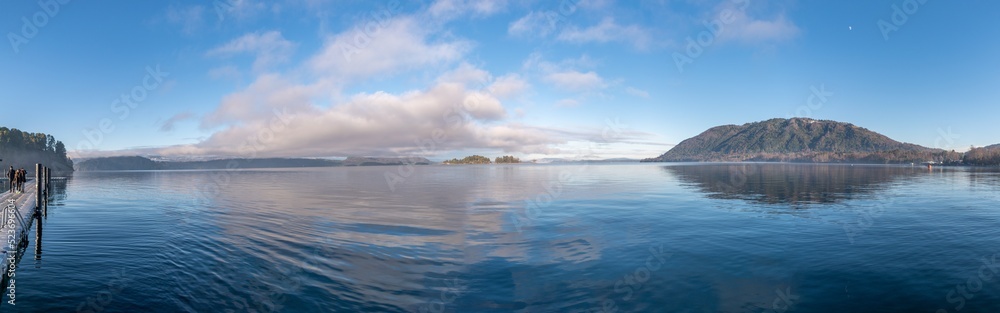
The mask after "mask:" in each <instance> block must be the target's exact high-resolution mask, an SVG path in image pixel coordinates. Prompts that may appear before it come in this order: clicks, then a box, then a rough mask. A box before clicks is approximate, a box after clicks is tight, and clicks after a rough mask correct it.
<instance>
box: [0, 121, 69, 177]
mask: <svg viewBox="0 0 1000 313" xmlns="http://www.w3.org/2000/svg"><path fill="white" fill-rule="evenodd" d="M0 159H3V161H2V162H0V165H2V166H3V168H5V169H6V168H8V167H9V166H14V168H22V167H23V168H24V169H26V170H28V172H29V173H34V170H35V163H42V165H45V166H46V167H48V168H51V169H52V171H53V172H54V174H57V175H64V174H67V173H69V172H72V171H73V161H72V160H70V159H69V157H67V156H66V145H64V144H63V143H62V141H59V140H56V138H55V137H52V135H48V134H44V133H29V132H24V131H21V130H19V129H17V128H7V127H0Z"/></svg>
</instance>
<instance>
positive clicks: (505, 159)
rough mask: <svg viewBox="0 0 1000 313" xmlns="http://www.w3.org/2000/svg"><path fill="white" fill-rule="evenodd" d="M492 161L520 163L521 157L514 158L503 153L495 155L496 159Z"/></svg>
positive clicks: (497, 162)
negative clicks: (499, 155) (498, 155)
mask: <svg viewBox="0 0 1000 313" xmlns="http://www.w3.org/2000/svg"><path fill="white" fill-rule="evenodd" d="M493 162H494V163H496V164H516V163H521V159H518V158H515V157H514V156H512V155H505V156H501V157H497V158H496V160H495V161H493Z"/></svg>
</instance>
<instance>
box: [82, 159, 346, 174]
mask: <svg viewBox="0 0 1000 313" xmlns="http://www.w3.org/2000/svg"><path fill="white" fill-rule="evenodd" d="M340 164H341V161H337V160H322V159H286V158H270V159H221V160H210V161H182V162H167V161H153V160H150V159H147V158H144V157H140V156H128V157H107V158H96V159H89V160H84V161H81V162H78V163H77V164H76V170H78V171H135V170H193V169H227V168H285V167H329V166H339V165H340Z"/></svg>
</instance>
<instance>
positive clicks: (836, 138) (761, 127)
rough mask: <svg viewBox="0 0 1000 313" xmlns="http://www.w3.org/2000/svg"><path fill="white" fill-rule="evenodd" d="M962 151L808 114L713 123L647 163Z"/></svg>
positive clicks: (900, 157) (944, 155)
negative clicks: (736, 122)
mask: <svg viewBox="0 0 1000 313" xmlns="http://www.w3.org/2000/svg"><path fill="white" fill-rule="evenodd" d="M961 159H962V154H960V153H957V152H953V151H944V150H940V149H930V148H926V147H922V146H918V145H914V144H909V143H902V142H899V141H895V140H892V139H891V138H889V137H886V136H885V135H882V134H879V133H876V132H873V131H871V130H868V129H865V128H862V127H858V126H855V125H853V124H849V123H841V122H836V121H827V120H814V119H808V118H792V119H782V118H776V119H770V120H766V121H762V122H754V123H747V124H743V125H724V126H718V127H713V128H710V129H708V130H706V131H705V132H703V133H701V134H699V135H698V136H695V137H692V138H689V139H687V140H684V141H682V142H681V143H680V144H678V145H677V146H675V147H674V148H673V149H670V151H667V152H666V153H664V154H663V155H661V156H659V157H656V158H652V159H646V160H643V161H646V162H727V161H783V162H824V163H825V162H852V163H911V162H917V163H919V162H925V161H935V162H959V161H961Z"/></svg>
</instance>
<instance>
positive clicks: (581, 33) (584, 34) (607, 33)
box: [556, 17, 652, 50]
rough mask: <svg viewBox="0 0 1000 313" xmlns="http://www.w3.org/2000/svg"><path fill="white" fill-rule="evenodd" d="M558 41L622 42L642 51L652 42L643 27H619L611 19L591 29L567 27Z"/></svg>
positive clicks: (633, 25) (558, 37)
mask: <svg viewBox="0 0 1000 313" xmlns="http://www.w3.org/2000/svg"><path fill="white" fill-rule="evenodd" d="M556 39H558V40H561V41H566V42H573V43H608V42H621V43H625V44H629V45H632V47H634V48H636V49H640V50H644V49H647V48H648V47H649V45H650V43H651V41H652V39H651V36H650V34H649V32H648V31H647V30H646V29H644V28H643V27H640V26H639V25H635V24H632V25H619V24H618V23H616V22H615V20H614V18H611V17H606V18H604V19H603V20H601V22H600V23H598V24H596V25H593V26H590V27H584V28H580V27H577V26H569V27H566V28H565V29H563V31H562V32H560V33H559V35H558V36H557V37H556Z"/></svg>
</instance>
